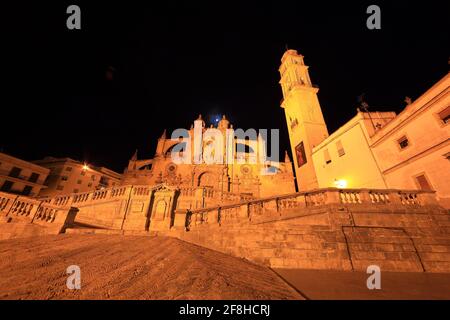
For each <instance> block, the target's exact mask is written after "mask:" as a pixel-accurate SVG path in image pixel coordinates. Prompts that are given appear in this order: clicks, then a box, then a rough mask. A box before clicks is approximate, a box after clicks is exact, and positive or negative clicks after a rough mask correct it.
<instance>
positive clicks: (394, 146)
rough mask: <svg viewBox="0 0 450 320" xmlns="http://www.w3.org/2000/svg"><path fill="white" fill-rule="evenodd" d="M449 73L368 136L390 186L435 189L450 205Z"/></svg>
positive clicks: (443, 202)
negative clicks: (372, 134)
mask: <svg viewBox="0 0 450 320" xmlns="http://www.w3.org/2000/svg"><path fill="white" fill-rule="evenodd" d="M449 86H450V74H447V75H446V76H445V77H444V78H442V79H441V80H440V81H439V82H438V83H436V84H435V85H434V86H433V87H432V88H430V89H429V90H428V91H427V92H425V93H424V94H423V95H422V96H420V97H419V98H418V99H417V100H415V101H414V102H412V103H411V104H410V105H408V106H407V107H406V108H405V109H404V110H403V111H402V112H401V113H400V114H399V115H398V116H397V117H396V118H395V119H393V120H392V121H391V122H390V123H389V124H387V125H386V126H385V127H384V128H382V129H381V130H380V131H378V132H377V133H376V134H375V135H374V136H373V137H372V139H371V141H372V142H371V148H372V149H373V151H374V154H375V157H376V158H377V161H378V163H379V165H380V168H381V171H382V173H383V175H384V176H385V179H386V181H387V183H388V187H390V188H399V189H428V188H431V189H433V190H436V192H437V196H438V198H439V200H440V202H441V203H442V204H443V205H445V206H446V207H450V160H449V159H450V139H449V138H450V125H449V123H450V119H449V117H450V95H449Z"/></svg>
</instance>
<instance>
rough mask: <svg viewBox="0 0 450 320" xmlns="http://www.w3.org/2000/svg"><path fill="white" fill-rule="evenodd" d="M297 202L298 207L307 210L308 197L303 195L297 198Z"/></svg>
mask: <svg viewBox="0 0 450 320" xmlns="http://www.w3.org/2000/svg"><path fill="white" fill-rule="evenodd" d="M295 201H296V202H297V207H299V208H305V207H306V195H305V194H301V195H298V196H297V197H295Z"/></svg>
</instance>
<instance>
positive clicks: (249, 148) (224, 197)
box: [122, 115, 295, 208]
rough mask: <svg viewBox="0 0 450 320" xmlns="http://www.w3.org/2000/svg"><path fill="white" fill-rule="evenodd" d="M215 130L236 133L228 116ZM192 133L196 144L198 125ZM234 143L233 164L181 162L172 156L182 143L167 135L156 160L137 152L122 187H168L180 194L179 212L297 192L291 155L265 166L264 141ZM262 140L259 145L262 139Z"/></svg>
mask: <svg viewBox="0 0 450 320" xmlns="http://www.w3.org/2000/svg"><path fill="white" fill-rule="evenodd" d="M195 122H198V123H200V125H201V130H202V132H205V131H207V130H208V129H207V128H206V124H205V121H204V120H203V119H202V117H201V115H200V116H199V118H198V119H197V120H195V121H194V124H195ZM210 129H217V130H219V131H220V132H221V134H223V136H224V137H225V135H226V134H227V130H228V132H229V131H230V130H233V126H232V124H230V122H229V121H228V120H227V118H226V116H223V117H222V119H221V120H220V121H218V122H217V125H216V126H214V125H211V127H210ZM187 131H188V132H189V137H190V138H189V139H191V140H192V143H191V144H190V145H194V141H193V140H194V135H195V133H194V125H192V126H191V128H190V129H189V130H187ZM233 138H234V139H233V143H232V144H231V148H233V149H234V151H235V152H234V153H233V154H234V161H231V163H229V162H227V163H221V164H206V163H199V164H195V163H176V161H174V159H173V156H172V155H173V151H174V149H175V148H176V147H177V146H178V147H179V146H180V141H179V140H178V139H172V138H171V137H168V136H167V134H166V131H164V133H163V134H162V136H161V137H160V138H159V139H158V143H157V147H156V153H155V156H154V158H153V159H138V155H137V151H136V153H135V154H134V155H133V157H132V158H131V159H130V161H129V164H128V167H127V168H126V169H125V172H124V175H123V181H122V184H124V185H158V184H162V183H164V184H165V185H167V186H171V187H174V188H177V189H179V190H180V191H181V195H180V199H179V200H178V206H177V207H178V208H180V207H181V208H198V207H205V206H207V205H216V204H221V203H227V202H234V201H240V200H249V199H256V198H264V197H270V196H273V195H277V194H287V193H293V192H295V181H294V174H293V168H292V163H291V160H290V158H289V156H288V154H287V153H286V154H285V159H284V162H277V161H264V162H261V161H258V159H259V158H258V156H259V154H258V153H260V152H261V149H263V148H261V147H260V146H261V143H260V141H259V142H258V141H255V140H252V139H251V138H250V139H239V138H236V137H234V136H233ZM205 140H206V139H205V138H203V143H202V148H203V149H205V148H206V147H207V141H205ZM257 140H260V137H258V139H257ZM226 148H227V146H225V147H224V149H223V152H224V154H223V156H224V158H225V157H226V156H227V155H226ZM252 160H253V161H252ZM193 199H196V200H195V201H194V200H193ZM198 199H200V200H198ZM198 201H200V203H198ZM193 203H194V204H193Z"/></svg>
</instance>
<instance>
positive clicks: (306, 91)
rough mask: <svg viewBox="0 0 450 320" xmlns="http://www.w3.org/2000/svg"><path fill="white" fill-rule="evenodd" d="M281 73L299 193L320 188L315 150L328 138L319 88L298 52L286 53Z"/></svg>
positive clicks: (283, 105)
mask: <svg viewBox="0 0 450 320" xmlns="http://www.w3.org/2000/svg"><path fill="white" fill-rule="evenodd" d="M279 71H280V75H281V80H280V85H281V88H282V90H283V100H282V102H281V107H282V108H283V109H284V112H285V116H286V122H287V126H288V132H289V140H290V143H291V150H292V155H293V158H294V167H295V176H296V179H297V187H298V190H299V191H305V190H311V189H314V188H318V183H317V177H316V172H315V169H314V164H313V162H312V158H311V155H312V148H314V147H315V146H317V145H318V144H319V143H320V142H322V141H323V140H324V139H325V138H327V137H328V130H327V126H326V124H325V120H324V119H323V115H322V110H321V108H320V104H319V99H318V98H317V93H318V91H319V89H318V88H317V87H315V86H313V85H312V83H311V79H310V77H309V73H308V66H306V65H305V63H304V61H303V56H302V55H300V54H298V53H297V51H296V50H287V51H286V52H285V53H284V54H283V57H282V58H281V66H280V69H279Z"/></svg>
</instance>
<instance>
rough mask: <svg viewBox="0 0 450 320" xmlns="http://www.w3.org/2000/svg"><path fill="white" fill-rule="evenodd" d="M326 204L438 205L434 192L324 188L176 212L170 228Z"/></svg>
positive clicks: (247, 217)
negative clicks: (172, 225)
mask: <svg viewBox="0 0 450 320" xmlns="http://www.w3.org/2000/svg"><path fill="white" fill-rule="evenodd" d="M326 205H334V206H336V205H339V206H352V205H360V206H363V205H370V206H372V205H394V206H395V205H397V206H425V205H436V206H437V205H438V203H437V200H436V198H435V195H434V191H422V190H395V189H380V190H378V189H338V188H326V189H317V190H312V191H308V192H298V193H292V194H286V195H281V196H276V197H268V198H263V199H256V200H249V201H243V202H241V203H237V204H228V205H221V206H215V207H210V208H202V209H197V210H178V211H177V213H176V215H175V223H174V226H175V227H186V229H187V230H189V229H190V228H192V227H195V226H198V225H202V224H218V225H221V224H223V223H227V222H239V221H245V220H247V221H248V220H251V219H252V218H253V217H255V216H258V215H261V214H262V213H264V212H267V211H272V212H276V213H279V212H280V211H284V210H289V209H294V208H311V207H319V206H326Z"/></svg>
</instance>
